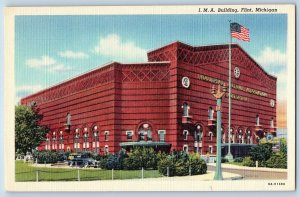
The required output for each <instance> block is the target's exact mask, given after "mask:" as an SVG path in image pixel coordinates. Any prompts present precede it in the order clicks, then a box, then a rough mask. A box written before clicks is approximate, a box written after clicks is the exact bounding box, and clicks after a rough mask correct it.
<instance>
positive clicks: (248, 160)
mask: <svg viewBox="0 0 300 197" xmlns="http://www.w3.org/2000/svg"><path fill="white" fill-rule="evenodd" d="M243 166H249V167H254V166H255V162H254V161H253V160H252V159H251V157H245V158H244V159H243Z"/></svg>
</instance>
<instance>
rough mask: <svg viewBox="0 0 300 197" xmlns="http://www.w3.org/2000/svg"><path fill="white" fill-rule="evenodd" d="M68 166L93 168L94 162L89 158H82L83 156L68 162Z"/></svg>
mask: <svg viewBox="0 0 300 197" xmlns="http://www.w3.org/2000/svg"><path fill="white" fill-rule="evenodd" d="M68 165H69V166H70V167H73V166H79V167H81V168H82V167H83V168H87V167H91V166H95V165H96V161H95V160H94V159H92V158H89V157H84V156H77V157H75V158H74V159H72V160H70V161H69V162H68Z"/></svg>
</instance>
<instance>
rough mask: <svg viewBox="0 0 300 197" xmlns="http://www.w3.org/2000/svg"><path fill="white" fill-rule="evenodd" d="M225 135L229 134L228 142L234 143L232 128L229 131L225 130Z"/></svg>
mask: <svg viewBox="0 0 300 197" xmlns="http://www.w3.org/2000/svg"><path fill="white" fill-rule="evenodd" d="M227 130H228V129H227ZM227 135H230V143H234V140H235V136H234V133H233V128H231V129H230V133H228V132H227Z"/></svg>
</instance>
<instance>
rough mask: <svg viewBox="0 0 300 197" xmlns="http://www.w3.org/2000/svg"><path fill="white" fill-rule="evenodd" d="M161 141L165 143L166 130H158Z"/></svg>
mask: <svg viewBox="0 0 300 197" xmlns="http://www.w3.org/2000/svg"><path fill="white" fill-rule="evenodd" d="M158 135H159V141H161V142H164V141H165V135H166V130H158Z"/></svg>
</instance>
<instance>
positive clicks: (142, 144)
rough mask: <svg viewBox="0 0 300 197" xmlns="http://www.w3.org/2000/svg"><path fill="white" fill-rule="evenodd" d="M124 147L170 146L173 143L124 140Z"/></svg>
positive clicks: (121, 144) (122, 144)
mask: <svg viewBox="0 0 300 197" xmlns="http://www.w3.org/2000/svg"><path fill="white" fill-rule="evenodd" d="M120 146H121V147H122V148H129V147H155V148H162V147H164V148H169V147H171V144H168V143H166V142H153V141H139V142H122V143H120Z"/></svg>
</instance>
